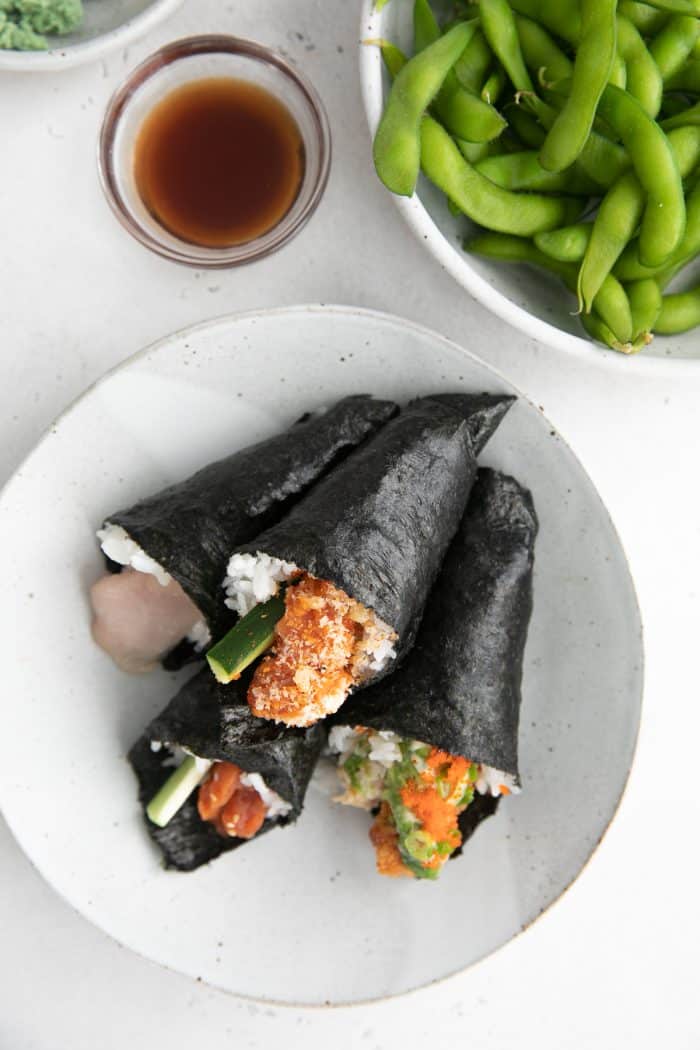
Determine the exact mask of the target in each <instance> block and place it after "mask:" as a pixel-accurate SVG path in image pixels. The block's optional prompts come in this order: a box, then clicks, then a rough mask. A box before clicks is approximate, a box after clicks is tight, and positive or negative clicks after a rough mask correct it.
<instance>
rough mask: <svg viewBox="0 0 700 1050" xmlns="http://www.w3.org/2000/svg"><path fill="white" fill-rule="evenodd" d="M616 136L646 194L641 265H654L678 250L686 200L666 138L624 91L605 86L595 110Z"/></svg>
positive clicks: (640, 247)
mask: <svg viewBox="0 0 700 1050" xmlns="http://www.w3.org/2000/svg"><path fill="white" fill-rule="evenodd" d="M598 110H599V113H600V115H601V117H602V118H603V119H604V120H605V121H607V123H608V124H609V125H610V127H611V128H612V129H613V130H614V131H615V132H616V134H618V135H619V136H620V138H621V140H622V143H623V145H624V146H625V148H626V149H627V152H628V154H629V156H630V159H631V161H632V166H633V167H634V170H635V173H636V175H637V178H638V179H639V181H640V183H641V184H642V186H643V187H644V189H645V190H646V193H647V202H646V206H645V209H644V217H643V219H642V228H641V232H640V235H639V250H640V253H641V259H642V262H644V263H646V264H647V265H649V266H657V265H660V264H661V263H663V262H664V260H665V259H668V257H669V255H671V253H672V252H673V251H674V250H675V249H676V248H677V247H678V244H679V242H680V240H681V237H682V236H683V230H684V229H685V199H684V196H683V183H682V181H681V176H680V172H679V170H678V164H677V162H676V157H675V154H674V152H673V148H672V147H671V144H670V142H669V141H668V138H667V137H666V135H665V134H664V132H663V131H662V130H661V128H660V127H659V125H658V124H656V123H655V121H653V120H652V119H651V117H650V116H649V115H648V114H647V113H645V111H644V110H643V109H642V107H641V105H640V104H639V102H638V101H637V100H636V98H633V97H632V96H631V95H630V94H629V93H628V92H626V91H620V89H619V88H615V87H612V86H611V85H610V84H608V85H607V87H606V88H605V90H604V91H603V94H602V95H601V98H600V103H599V106H598Z"/></svg>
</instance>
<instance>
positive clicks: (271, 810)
mask: <svg viewBox="0 0 700 1050" xmlns="http://www.w3.org/2000/svg"><path fill="white" fill-rule="evenodd" d="M291 808H292V807H291V805H290V803H289V802H285V801H284V800H283V799H282V798H281V797H280V796H279V795H278V794H277V793H276V792H275V791H272V789H271V788H269V787H268V786H267V784H266V783H265V781H264V780H263V778H262V777H261V776H260V774H259V773H246V772H245V771H244V770H242V769H241V768H240V766H237V765H235V764H234V763H233V762H214V764H213V765H212V767H211V769H210V770H209V772H208V773H207V776H206V779H205V780H204V781H203V782H202V784H201V785H200V787H199V791H198V793H197V812H198V813H199V815H200V817H201V818H202V820H206V821H208V822H209V823H210V824H213V825H214V827H215V828H216V830H217V831H218V832H219V834H220V835H224V836H225V837H231V838H239V839H252V838H253V836H254V835H256V834H257V833H258V831H260V828H261V827H262V826H263V824H264V822H265V820H266V819H268V818H274V817H281V816H285V815H286V814H287V813H289V811H290V810H291Z"/></svg>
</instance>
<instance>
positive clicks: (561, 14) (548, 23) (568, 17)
mask: <svg viewBox="0 0 700 1050" xmlns="http://www.w3.org/2000/svg"><path fill="white" fill-rule="evenodd" d="M510 6H511V7H512V8H513V10H514V11H517V12H518V14H520V15H526V16H527V17H528V18H531V19H532V20H533V22H539V23H540V25H543V26H545V28H546V29H548V30H549V31H550V33H554V35H555V36H558V37H561V39H562V40H566V42H567V43H568V44H575V43H576V42H577V41H578V38H579V36H580V35H581V10H580V7H579V4H578V0H550V2H546V0H510Z"/></svg>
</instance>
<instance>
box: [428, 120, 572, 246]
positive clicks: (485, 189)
mask: <svg viewBox="0 0 700 1050" xmlns="http://www.w3.org/2000/svg"><path fill="white" fill-rule="evenodd" d="M420 140H421V165H422V168H423V171H424V172H425V174H426V175H427V177H428V178H429V179H430V180H431V182H433V183H435V185H436V186H437V187H438V188H439V189H441V190H442V192H443V193H445V194H446V195H447V196H448V197H449V198H450V199H451V200H453V201H454V202H455V204H457V206H458V207H459V208H460V209H461V210H462V211H463V212H464V214H465V215H468V216H469V218H470V219H472V220H473V221H474V222H477V223H479V225H480V226H486V227H487V228H489V229H494V230H500V231H502V232H504V233H512V234H518V235H520V236H524V237H529V236H532V234H534V233H538V232H539V231H540V230H551V229H555V228H556V227H557V226H563V225H566V224H568V223H569V222H571V221H572V220H573V219H574V218H575V217H576V215H577V214H578V212H579V210H580V204H579V203H578V202H577V201H575V200H572V199H571V198H566V197H545V196H543V195H541V194H534V193H523V194H516V193H511V192H510V191H508V190H504V189H502V188H501V187H500V186H496V185H494V184H493V183H492V182H490V180H489V179H487V178H486V177H485V176H484V175H481V174H480V173H479V172H478V171H477V170H476V169H475V168H473V167H472V166H471V164H469V162H468V161H466V160H465V159H464V157H463V156H462V154H461V153H460V152H459V149H458V148H457V146H456V145H455V143H454V142H453V141H452V139H451V138H450V136H449V135H448V134H447V132H446V131H445V129H444V128H442V127H441V126H440V125H439V124H438V123H437V121H435V120H433V119H432V118H431V117H424V118H423V120H422V122H421V128H420Z"/></svg>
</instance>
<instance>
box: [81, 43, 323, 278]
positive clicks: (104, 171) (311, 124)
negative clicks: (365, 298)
mask: <svg viewBox="0 0 700 1050" xmlns="http://www.w3.org/2000/svg"><path fill="white" fill-rule="evenodd" d="M208 77H233V78H235V79H238V80H247V81H248V82H250V83H253V84H257V85H259V86H260V87H262V88H265V89H266V90H267V91H269V92H270V94H272V95H274V96H275V97H276V98H278V99H279V100H280V101H281V102H282V103H284V105H285V106H286V107H287V109H288V110H289V112H290V113H291V115H292V116H293V117H294V119H295V121H296V123H297V125H298V127H299V131H300V133H301V137H302V140H303V143H304V153H305V157H304V174H303V177H302V181H301V185H300V187H299V192H298V194H297V197H296V199H295V201H294V203H293V204H292V206H291V208H290V209H289V211H288V212H287V213H286V214H285V215H284V216H283V218H282V219H280V221H279V222H278V223H277V225H275V226H273V227H272V229H270V230H268V231H267V232H266V233H264V234H262V235H261V236H259V237H256V238H255V239H253V240H251V241H247V242H245V243H243V244H235V245H231V246H230V247H225V248H207V247H205V246H203V245H198V244H191V243H189V242H188V241H184V240H182V239H181V238H179V237H177V236H175V235H174V234H172V233H171V232H170V231H169V230H167V229H166V228H165V227H164V226H162V225H161V224H160V223H159V222H158V220H157V219H156V218H155V217H154V216H153V215H152V214H151V212H150V211H149V210H148V209H147V208H146V206H145V204H144V203H143V200H142V199H141V196H140V194H139V192H138V189H137V187H136V181H135V178H134V146H135V143H136V138H137V135H138V132H139V129H140V127H141V124H142V122H143V120H144V118H145V117H146V115H147V114H148V113H149V112H150V111H151V109H152V108H153V106H154V105H156V104H157V103H158V102H160V100H161V99H162V98H163V97H164V96H165V95H167V94H169V93H170V92H171V91H172V90H173V89H175V88H177V87H180V86H181V85H182V84H186V83H189V82H190V81H193V80H202V79H205V78H208ZM98 163H99V172H100V180H101V182H102V188H103V189H104V192H105V196H106V197H107V201H108V203H109V205H110V207H111V209H112V211H113V212H114V214H115V215H116V216H117V218H118V219H119V221H120V222H121V224H122V226H124V227H125V229H127V230H128V231H129V233H131V234H132V235H133V236H134V237H135V238H136V239H137V240H138V241H140V242H141V244H144V245H145V246H146V247H147V248H150V249H151V251H154V252H157V254H158V255H162V256H164V257H165V258H166V259H173V260H174V261H175V262H179V263H183V264H185V265H187V266H197V267H211V268H214V269H216V268H219V269H223V268H227V267H232V266H240V265H241V264H242V263H248V262H253V261H254V260H256V259H262V258H263V257H264V256H266V255H269V254H270V253H271V252H274V251H277V249H278V248H281V247H282V245H283V244H286V243H287V241H289V240H291V238H292V237H294V235H295V234H297V233H298V232H299V230H300V229H301V228H302V226H304V224H305V223H306V222H307V221H308V219H309V218H310V217H311V215H312V214H313V212H314V210H315V209H316V206H317V205H318V202H319V201H320V199H321V196H322V194H323V191H324V189H325V186H326V182H327V181H328V173H329V170H330V163H331V136H330V128H329V125H328V118H327V116H326V112H325V110H324V108H323V104H322V102H321V100H320V98H319V97H318V95H317V93H316V91H315V90H314V88H313V87H312V85H311V84H310V83H309V81H308V80H307V79H306V77H304V76H303V75H302V74H301V73H300V72H299V71H298V70H296V69H293V68H292V67H291V66H290V65H289V64H288V63H287V62H285V61H284V59H282V58H281V57H280V56H279V55H277V54H275V52H274V51H270V50H268V48H265V47H261V46H260V45H259V44H253V43H251V42H250V41H248V40H238V39H237V38H236V37H232V36H215V35H212V36H195V37H188V38H187V39H184V40H176V41H175V42H174V43H172V44H167V45H166V46H165V47H163V48H161V49H160V50H159V51H156V52H155V53H154V54H153V55H151V56H150V58H147V59H146V60H145V62H142V63H141V65H140V66H137V68H136V69H135V70H134V71H133V73H132V74H131V76H130V77H129V78H128V80H127V81H126V82H125V83H124V84H123V85H122V86H121V87H120V88H119V89H118V90H117V92H116V93H115V95H114V96H113V97H112V100H111V101H110V103H109V105H108V107H107V112H106V114H105V118H104V122H103V124H102V131H101V133H100V141H99V155H98Z"/></svg>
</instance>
